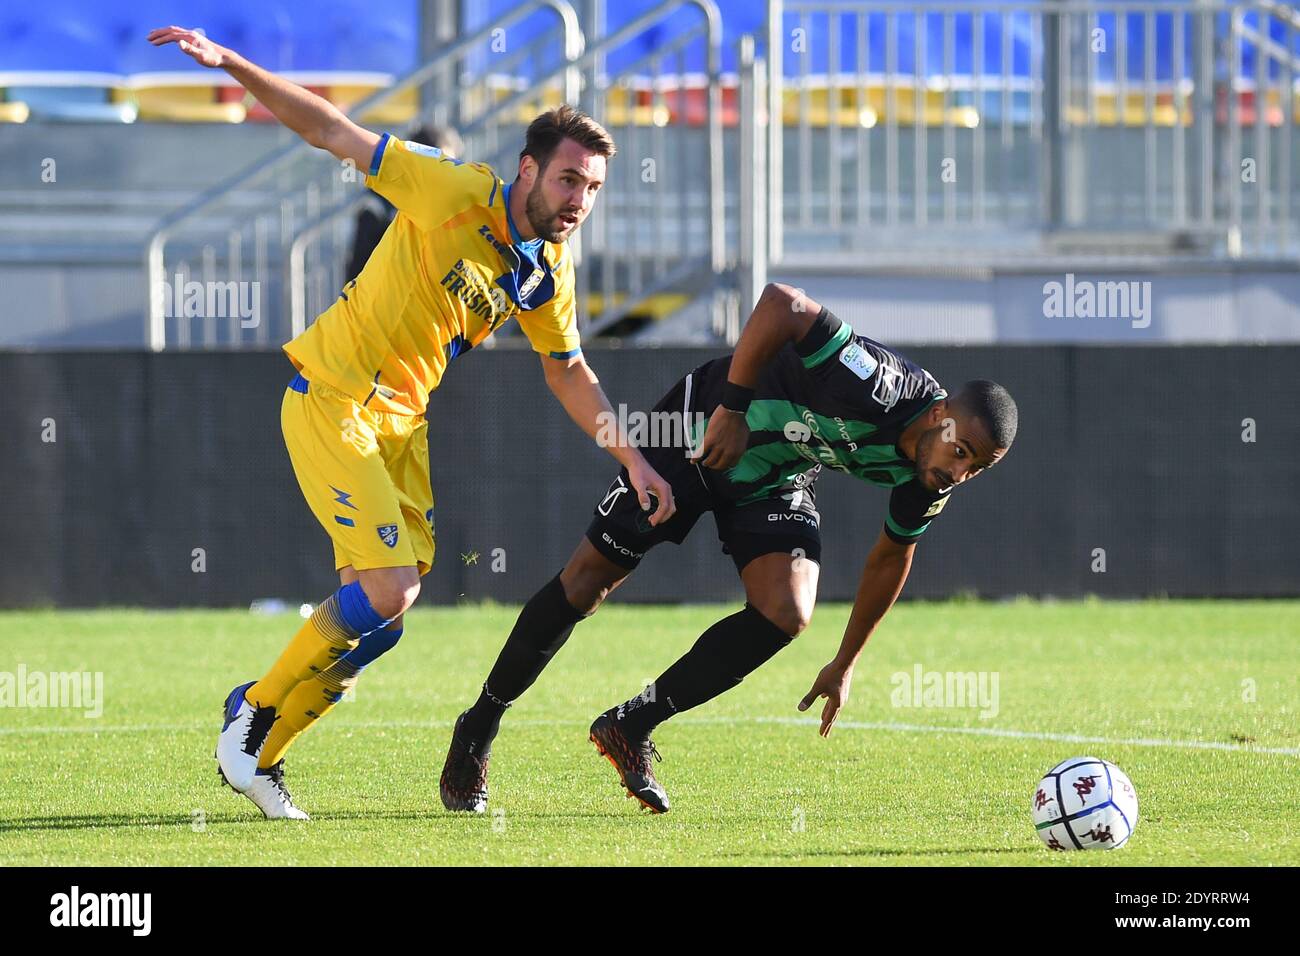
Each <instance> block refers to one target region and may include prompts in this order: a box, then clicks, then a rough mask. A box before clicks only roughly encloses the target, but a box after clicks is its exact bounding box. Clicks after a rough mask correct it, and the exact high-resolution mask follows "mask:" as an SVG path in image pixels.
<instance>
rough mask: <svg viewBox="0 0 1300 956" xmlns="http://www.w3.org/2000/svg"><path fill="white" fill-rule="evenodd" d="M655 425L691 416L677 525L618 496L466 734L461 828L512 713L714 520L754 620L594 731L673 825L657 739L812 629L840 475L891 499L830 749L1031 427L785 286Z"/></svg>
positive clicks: (515, 644)
mask: <svg viewBox="0 0 1300 956" xmlns="http://www.w3.org/2000/svg"><path fill="white" fill-rule="evenodd" d="M655 412H659V413H671V414H674V415H680V416H682V419H681V420H682V422H683V423H684V426H685V427H684V428H683V429H682V433H683V437H684V442H683V443H684V444H685V446H686V447H685V448H682V447H675V448H663V447H660V448H650V449H645V450H644V451H645V454H646V457H647V458H648V460H649V461H650V463H651V465H652V466H653V467H654V468H655V469H656V470H657V471H658V472H659V473H660V474H662V475H663V476H664V477H665V478H666V479H668V481H669V482H670V483H671V485H672V491H673V499H674V505H675V509H674V510H673V511H672V512H671V513H670V515H669V516H668V517H666V518H661V519H660V520H658V521H654V522H652V521H651V519H650V517H649V515H650V513H651V511H652V510H653V508H651V510H650V511H648V510H646V508H645V505H646V504H647V502H645V501H639V500H638V497H637V495H636V493H635V492H634V491H633V490H632V488H631V487H630V485H629V482H628V478H627V475H626V474H620V475H618V476H617V477H616V478H615V479H614V482H613V484H611V485H610V486H609V490H608V491H607V492H606V493H605V495H604V497H603V498H602V499H601V500H600V501H599V502H598V503H597V505H596V510H595V516H594V518H593V520H592V522H591V525H590V527H588V529H587V533H586V535H585V536H584V537H583V539H582V540H581V541H580V542H579V544H578V547H577V550H576V551H575V552H574V554H573V556H572V557H571V558H570V559H569V562H568V564H566V565H565V567H564V569H563V570H562V571H561V572H560V574H558V575H557V576H556V577H555V578H553V579H552V580H551V581H550V582H549V583H548V584H547V585H546V586H545V587H543V588H542V589H541V590H540V591H538V592H537V593H536V594H535V595H534V596H533V597H532V599H531V600H529V602H528V603H527V604H526V605H525V606H524V609H523V611H522V612H521V613H520V615H519V619H518V621H517V622H516V624H515V627H514V630H513V631H512V632H511V634H510V637H509V639H508V640H507V642H506V645H505V647H504V648H503V649H502V651H501V654H500V656H499V657H498V659H497V661H496V664H495V665H494V666H493V668H492V670H491V672H490V673H489V674H488V677H487V680H486V681H485V682H484V684H483V689H482V692H481V694H480V695H479V699H478V700H477V701H476V702H475V704H474V705H473V706H472V707H471V708H470V709H469V710H467V711H465V712H464V713H463V714H461V716H460V717H459V718H458V719H457V721H456V726H455V729H454V731H453V734H452V742H451V747H450V750H449V753H448V755H447V760H446V764H445V766H444V768H443V773H442V780H441V786H440V791H441V796H442V800H443V803H444V804H445V805H446V806H447V807H448V808H449V809H453V810H469V811H475V812H483V811H484V810H485V809H486V807H487V768H488V759H489V757H490V752H491V746H492V742H493V740H494V739H495V737H496V734H497V731H498V729H499V726H500V721H501V717H502V715H503V714H504V713H505V710H506V708H508V707H509V706H510V705H511V704H512V703H513V702H514V701H515V700H517V699H518V698H519V696H520V695H521V694H523V692H524V691H525V690H527V689H528V687H530V686H531V685H532V683H533V682H534V681H535V680H536V679H537V677H538V675H540V674H541V672H542V670H543V668H545V666H546V664H547V663H548V662H549V661H550V659H551V658H552V657H553V656H554V655H555V653H556V652H557V651H558V650H559V649H560V647H561V646H563V644H564V643H565V641H566V640H568V637H569V635H570V634H571V633H572V631H573V628H574V626H575V625H576V624H577V623H578V622H579V621H581V620H583V619H584V618H586V617H588V616H590V615H591V614H592V613H594V612H595V610H596V609H597V608H598V607H599V606H600V604H601V602H602V601H603V600H604V599H605V598H606V597H607V596H608V595H609V593H610V592H611V591H613V590H614V588H616V587H618V585H619V584H621V583H622V582H623V581H624V580H626V579H627V577H628V575H630V574H631V573H632V572H633V571H634V570H635V569H636V567H637V565H638V564H639V563H640V561H641V560H642V558H643V557H644V556H645V554H646V552H647V551H649V550H650V549H651V548H653V547H654V546H655V545H657V544H660V543H662V542H665V541H671V542H674V543H681V542H682V541H683V540H684V539H685V538H686V535H687V534H689V533H690V531H691V529H692V528H693V527H694V526H695V523H696V521H697V520H698V519H699V518H700V516H701V515H702V514H703V513H704V512H706V511H711V512H712V513H713V518H714V522H715V523H716V525H717V529H718V537H719V538H720V539H721V541H722V547H723V551H724V552H725V553H727V554H728V555H730V557H731V559H732V561H733V562H734V563H735V565H736V570H737V571H738V572H739V574H740V577H741V580H742V582H743V583H744V586H745V594H746V598H747V603H746V604H745V606H744V607H743V608H742V609H741V610H739V611H737V612H736V613H735V614H732V615H730V616H729V617H726V618H723V619H722V620H720V621H718V622H717V623H715V624H714V625H713V626H712V627H710V628H709V629H708V630H706V631H705V632H704V633H703V634H702V635H701V636H700V638H699V640H697V641H696V643H695V645H694V646H693V647H692V648H691V649H690V650H689V651H688V652H687V653H686V654H685V655H683V656H682V657H681V658H680V659H679V660H677V661H676V662H675V663H673V664H672V665H670V666H669V667H668V669H667V670H666V671H664V672H663V674H661V675H660V676H659V678H658V679H657V680H655V681H654V683H653V684H651V685H650V686H649V687H647V688H646V689H645V690H644V691H643V692H642V693H640V694H638V695H636V696H634V697H631V698H630V699H628V700H626V701H624V702H623V703H621V704H618V705H617V706H615V707H612V708H610V709H609V710H608V711H606V712H605V713H603V714H601V715H600V716H599V717H598V718H596V721H595V723H593V724H592V726H591V735H590V736H591V740H592V742H593V743H595V745H596V747H597V749H598V750H599V751H600V752H601V754H603V755H604V756H606V757H607V758H608V759H609V760H610V762H611V763H613V764H614V766H615V768H616V769H617V770H618V773H619V778H620V780H621V781H622V783H623V786H624V787H625V788H626V789H627V791H628V793H629V794H631V795H632V796H634V797H636V798H637V799H639V800H640V801H641V802H642V803H643V804H644V805H645V806H646V807H648V808H650V809H651V810H655V811H657V812H664V811H666V810H667V809H668V806H669V802H668V795H667V793H666V792H665V791H664V789H663V787H662V786H661V785H660V784H659V782H658V781H657V780H656V779H655V776H654V773H653V770H652V766H651V761H652V759H653V758H656V757H658V751H657V750H656V749H655V745H654V743H653V741H652V740H651V737H650V734H651V731H652V730H653V729H654V728H655V727H657V726H658V725H659V724H660V723H662V722H663V721H665V720H667V719H668V718H670V717H672V716H673V715H675V714H679V713H682V712H683V711H686V710H689V709H691V708H693V707H698V706H699V705H700V704H703V703H704V702H705V701H708V700H710V699H712V698H713V697H716V696H717V695H719V694H721V693H723V692H724V691H727V690H729V689H730V688H732V687H734V686H736V685H737V684H739V683H740V682H741V680H743V679H744V677H745V675H747V674H749V673H750V672H751V671H753V670H754V669H756V668H757V667H759V666H760V665H762V664H763V662H764V661H766V660H768V659H769V658H771V657H772V656H773V655H775V654H776V653H777V652H778V651H779V650H781V648H783V647H784V646H786V645H787V644H789V643H790V641H791V640H793V638H794V637H795V636H796V635H798V634H799V632H800V631H802V630H803V629H804V628H805V627H806V626H807V624H808V621H809V619H810V617H811V615H812V610H813V605H814V603H815V601H816V594H817V578H818V572H819V570H820V563H821V528H820V526H821V516H820V515H819V514H818V512H817V508H816V498H815V494H814V490H815V482H816V480H817V478H818V476H819V475H820V474H821V473H823V472H824V471H825V470H826V469H833V470H835V471H841V472H844V473H845V474H848V475H852V476H853V477H855V478H860V479H862V480H863V481H866V482H869V483H871V484H874V485H880V486H883V487H886V488H889V489H891V490H890V494H889V507H888V510H887V512H886V514H885V519H884V523H883V527H882V528H881V531H880V535H879V537H878V539H877V540H876V542H875V544H874V546H873V547H872V548H871V551H870V552H869V554H868V555H867V558H866V563H865V567H864V569H863V572H862V578H861V583H860V584H859V587H858V591H857V595H856V597H855V600H854V605H853V611H852V613H851V614H850V616H849V620H848V623H847V625H846V627H845V631H844V637H843V640H842V642H841V645H840V648H839V651H838V652H837V653H836V655H835V657H834V658H833V659H832V660H831V662H830V663H828V664H827V665H826V666H825V667H823V668H822V670H821V672H820V673H819V674H818V676H817V678H816V680H815V681H814V682H813V685H812V688H811V689H810V690H809V691H808V693H807V694H806V695H805V696H804V698H803V699H802V700H801V701H800V703H799V705H798V706H799V709H800V710H806V709H807V708H808V707H809V706H811V704H812V703H813V702H814V701H815V700H817V699H818V698H820V697H825V698H826V704H825V706H824V707H823V710H822V719H821V726H820V731H821V733H822V735H823V736H825V735H826V734H828V733H829V732H830V729H831V726H832V725H833V723H834V722H835V718H836V716H837V715H838V714H839V712H840V710H841V708H842V707H843V706H844V704H845V702H846V701H847V699H848V694H849V687H850V684H851V681H852V677H853V668H854V665H855V664H856V662H857V660H858V657H859V655H860V654H861V652H862V649H863V647H864V646H865V644H866V642H867V639H868V637H870V635H871V633H872V632H873V631H874V630H875V628H876V626H877V625H878V624H879V623H880V620H881V619H882V618H883V617H884V615H885V614H886V612H887V611H888V610H889V608H890V607H891V606H892V605H893V603H894V600H895V599H896V598H897V597H898V594H899V592H900V591H901V590H902V588H903V584H904V583H905V581H906V580H907V574H908V570H909V569H910V567H911V561H912V553H913V551H914V550H915V546H916V542H917V540H918V539H919V538H920V537H921V535H922V534H924V532H925V531H926V529H927V528H928V527H929V525H930V523H931V521H932V520H933V519H934V518H935V516H937V515H938V514H939V513H940V512H941V511H942V510H943V508H944V506H945V505H946V504H947V502H948V497H949V495H950V494H951V492H952V490H953V489H954V488H955V487H956V486H957V485H959V484H961V483H962V482H964V481H967V480H969V479H970V478H973V477H974V476H975V475H978V474H979V473H980V472H982V471H984V470H985V469H987V468H989V467H990V466H992V465H993V464H995V463H996V462H998V461H999V460H1000V459H1001V458H1002V457H1003V456H1004V455H1005V454H1006V452H1007V450H1008V449H1009V448H1010V446H1011V443H1012V440H1013V439H1014V438H1015V432H1016V424H1017V410H1016V405H1015V402H1014V401H1013V400H1012V398H1011V396H1010V395H1009V394H1008V393H1007V391H1006V389H1004V388H1003V387H1002V386H1000V385H997V384H995V383H993V382H989V381H985V380H975V381H971V382H968V383H966V385H964V386H963V387H962V389H961V390H960V391H959V392H958V393H957V394H956V395H955V396H953V397H949V395H948V393H947V392H946V391H945V390H944V389H943V388H942V387H941V386H940V385H939V383H938V382H937V381H935V379H934V377H933V376H931V375H930V373H929V372H927V371H925V369H923V368H920V367H919V366H917V365H916V364H914V363H913V362H911V361H909V360H908V359H907V358H906V357H905V356H903V355H902V354H900V353H899V352H897V351H895V350H893V349H890V348H888V347H886V346H884V345H881V344H880V343H878V342H874V341H872V340H871V339H868V338H866V337H864V336H861V335H856V334H854V332H853V329H852V328H851V327H850V326H849V325H848V324H847V323H844V322H842V321H841V320H840V319H838V318H837V317H836V316H834V315H833V314H832V313H831V312H829V311H828V310H826V309H824V308H822V307H821V306H820V305H818V304H817V303H816V302H814V301H812V300H811V299H809V298H808V297H806V296H804V295H803V294H802V293H800V292H799V291H798V290H795V289H791V288H789V287H787V286H782V285H769V286H768V287H767V289H765V290H764V293H763V296H762V298H761V299H760V300H759V302H758V304H757V305H756V306H755V309H754V311H753V313H752V315H751V316H750V319H749V321H748V322H747V323H746V325H745V328H744V331H743V332H742V334H741V337H740V341H739V343H737V346H736V351H735V353H734V354H733V355H730V356H726V357H724V358H719V359H715V360H714V361H711V362H707V363H705V364H704V365H702V366H700V367H699V368H697V369H694V370H693V371H691V372H690V373H688V374H687V375H686V376H685V377H684V378H683V379H681V380H680V381H679V382H678V383H677V384H676V385H675V386H674V387H673V388H672V390H671V391H669V392H668V394H667V395H665V396H664V397H663V399H662V400H661V401H660V402H659V404H658V405H657V406H656V407H655ZM693 423H696V424H694V427H692V424H693ZM704 423H707V427H706V426H705V424H704ZM701 433H702V434H701ZM649 504H651V505H654V502H649Z"/></svg>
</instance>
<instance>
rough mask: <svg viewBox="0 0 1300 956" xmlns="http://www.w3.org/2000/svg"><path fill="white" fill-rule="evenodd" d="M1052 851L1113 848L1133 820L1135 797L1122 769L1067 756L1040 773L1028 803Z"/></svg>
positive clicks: (1120, 843)
mask: <svg viewBox="0 0 1300 956" xmlns="http://www.w3.org/2000/svg"><path fill="white" fill-rule="evenodd" d="M1030 812H1031V813H1032V815H1033V818H1034V827H1035V828H1036V829H1037V830H1038V836H1039V838H1040V839H1041V840H1042V841H1043V842H1044V843H1046V844H1047V845H1048V846H1049V847H1051V848H1052V849H1053V850H1114V849H1117V848H1119V847H1121V846H1123V845H1124V844H1125V843H1127V842H1128V838H1129V837H1130V836H1132V835H1133V829H1134V827H1136V826H1137V822H1138V797H1137V790H1136V789H1134V787H1133V781H1131V780H1129V778H1128V776H1127V775H1126V774H1125V773H1124V771H1122V770H1120V769H1119V767H1117V766H1115V765H1114V764H1113V763H1110V762H1109V761H1107V760H1102V759H1100V758H1098V757H1071V758H1070V759H1069V760H1062V761H1061V762H1060V763H1058V764H1057V765H1056V766H1055V767H1053V768H1052V769H1051V770H1049V771H1047V773H1046V774H1044V775H1043V779H1042V780H1040V781H1038V786H1037V787H1036V788H1035V789H1034V795H1033V799H1032V803H1031V807H1030Z"/></svg>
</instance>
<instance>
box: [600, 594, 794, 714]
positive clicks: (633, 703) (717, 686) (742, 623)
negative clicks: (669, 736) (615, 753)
mask: <svg viewBox="0 0 1300 956" xmlns="http://www.w3.org/2000/svg"><path fill="white" fill-rule="evenodd" d="M792 640H794V638H792V637H791V636H790V635H789V634H787V633H785V631H783V630H781V629H780V628H779V627H777V626H776V625H775V624H773V623H772V622H771V621H769V620H768V619H767V618H765V617H764V616H763V615H762V614H760V613H758V611H756V610H754V608H753V607H751V606H750V605H748V604H746V605H745V607H744V609H743V610H740V611H737V612H736V613H735V614H733V615H731V616H730V617H724V618H723V619H722V620H721V621H718V623H716V624H714V625H713V626H712V627H710V628H709V629H708V630H707V631H705V632H704V633H703V634H701V635H700V639H699V640H698V641H696V642H695V646H694V647H692V648H691V649H690V650H689V651H687V652H686V653H685V654H683V655H682V656H681V657H679V658H678V659H677V661H676V662H675V663H673V665H672V666H671V667H669V668H668V670H666V671H664V672H663V673H662V674H661V675H660V676H659V679H658V680H656V681H655V682H654V683H653V684H651V685H650V686H649V687H647V688H646V689H645V690H644V691H642V692H641V693H640V694H638V695H637V696H636V697H633V698H632V699H631V700H628V701H626V702H625V703H623V704H620V705H619V706H618V707H617V708H615V711H614V716H615V719H617V720H618V722H619V726H620V727H622V728H623V733H624V734H626V735H627V737H628V739H630V740H641V739H642V738H644V737H645V736H646V735H648V734H649V733H650V731H652V730H654V728H655V727H656V726H657V725H658V724H659V723H660V722H661V721H664V720H667V719H668V718H669V717H671V716H672V715H673V714H680V713H681V712H682V711H685V710H690V709H691V708H692V707H698V706H699V705H700V704H703V703H704V702H705V701H708V700H712V699H713V698H714V697H717V696H718V695H719V694H721V693H723V692H725V691H728V690H731V688H733V687H735V686H736V685H737V684H739V683H740V682H741V681H742V680H744V679H745V677H746V675H748V674H750V673H751V672H753V671H755V670H757V669H758V668H759V667H760V666H761V665H762V664H763V663H764V662H766V661H768V660H770V659H771V658H772V657H774V656H775V655H776V652H777V651H779V650H780V649H781V648H783V647H785V646H786V645H787V644H789V643H790V642H791V641H792Z"/></svg>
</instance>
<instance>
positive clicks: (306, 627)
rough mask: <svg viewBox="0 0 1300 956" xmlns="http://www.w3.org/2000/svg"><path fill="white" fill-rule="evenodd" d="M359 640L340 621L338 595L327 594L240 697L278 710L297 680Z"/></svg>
mask: <svg viewBox="0 0 1300 956" xmlns="http://www.w3.org/2000/svg"><path fill="white" fill-rule="evenodd" d="M359 640H360V637H359V636H358V635H357V634H356V632H355V631H353V630H352V629H351V628H350V627H348V626H347V624H346V623H344V621H343V615H342V614H341V613H340V611H339V602H338V597H337V596H336V595H331V596H330V598H329V600H327V601H325V602H323V603H322V604H321V605H320V606H319V607H317V608H316V610H315V611H313V612H312V615H311V617H309V618H307V621H306V623H304V624H303V626H302V629H301V630H299V631H298V633H297V634H296V635H295V636H294V638H293V640H292V641H290V642H289V646H288V647H286V648H285V649H284V652H283V653H282V654H281V655H280V657H279V659H278V660H276V662H275V663H274V664H272V665H271V669H270V670H269V671H267V672H266V676H265V677H263V678H262V679H261V680H259V681H258V682H257V683H256V684H254V685H253V686H252V687H250V688H248V691H247V693H245V694H244V696H245V698H247V700H248V702H249V703H251V704H253V705H254V706H256V707H267V706H270V707H274V708H275V709H276V711H277V712H278V711H279V710H280V707H281V705H283V704H284V701H285V698H286V697H288V696H289V692H290V691H292V690H293V689H294V688H295V687H296V686H298V683H299V681H305V680H307V679H308V678H309V677H311V676H312V675H313V674H319V673H320V672H321V671H323V670H325V669H326V668H327V667H329V666H330V665H331V664H332V663H334V662H335V661H336V660H337V659H338V658H340V657H342V656H343V655H344V654H346V653H347V652H348V651H350V650H352V648H354V647H356V646H357V642H358V641H359ZM277 723H279V721H277Z"/></svg>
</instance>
